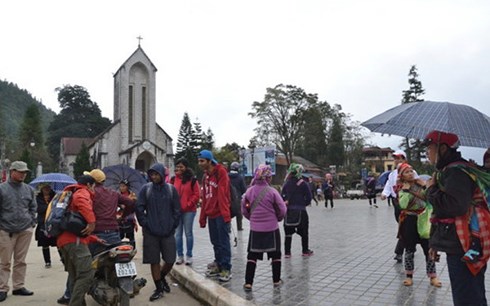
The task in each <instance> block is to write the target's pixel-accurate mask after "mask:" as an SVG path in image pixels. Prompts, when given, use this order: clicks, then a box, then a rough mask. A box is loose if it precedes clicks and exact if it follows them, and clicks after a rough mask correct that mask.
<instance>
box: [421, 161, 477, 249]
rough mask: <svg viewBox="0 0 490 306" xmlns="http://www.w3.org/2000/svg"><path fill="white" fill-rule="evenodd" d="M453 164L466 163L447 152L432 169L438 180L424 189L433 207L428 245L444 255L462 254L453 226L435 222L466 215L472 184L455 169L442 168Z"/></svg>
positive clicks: (472, 190) (471, 194) (473, 185)
mask: <svg viewBox="0 0 490 306" xmlns="http://www.w3.org/2000/svg"><path fill="white" fill-rule="evenodd" d="M454 162H466V161H465V160H464V159H463V158H461V154H460V153H459V152H449V153H448V156H446V157H444V158H441V159H440V160H439V161H438V163H437V165H436V168H437V170H438V171H439V172H440V176H439V181H438V182H435V183H434V185H432V186H431V187H430V188H429V189H428V190H427V200H428V201H429V202H430V203H431V204H432V206H433V207H434V210H433V220H434V221H435V222H433V223H432V227H431V235H430V240H429V245H430V247H431V248H434V249H435V250H438V251H441V252H445V253H448V254H463V253H464V251H463V247H462V246H461V243H460V242H459V238H458V235H457V233H456V225H455V224H454V223H447V222H446V223H442V222H438V220H443V219H448V220H451V219H454V218H455V217H458V216H462V215H464V214H466V213H467V212H468V210H469V208H470V205H471V201H472V197H473V192H474V191H475V189H476V188H477V186H476V184H475V182H474V181H473V180H472V179H471V178H470V177H469V176H468V175H467V174H466V173H464V172H463V170H461V169H459V168H457V167H446V166H448V165H449V164H451V163H454Z"/></svg>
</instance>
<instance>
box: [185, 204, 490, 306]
mask: <svg viewBox="0 0 490 306" xmlns="http://www.w3.org/2000/svg"><path fill="white" fill-rule="evenodd" d="M378 204H379V208H374V207H369V204H368V203H367V200H336V201H335V208H334V209H330V208H325V207H324V206H321V205H320V206H315V204H314V203H313V205H314V206H312V207H309V208H308V213H309V216H310V248H311V249H313V250H314V252H315V254H314V256H312V257H309V258H305V257H302V256H301V239H300V237H299V236H298V235H295V236H293V247H292V257H291V258H290V259H284V258H283V266H282V279H283V280H284V285H283V286H282V287H281V288H280V289H274V288H273V286H272V273H271V266H270V262H269V261H263V262H261V261H259V262H258V265H257V272H256V275H255V281H254V286H253V291H252V292H251V293H246V292H244V290H243V289H242V286H243V283H244V275H245V263H246V254H247V253H246V247H247V241H248V225H249V223H248V221H247V220H244V227H245V230H244V231H242V232H237V231H236V222H235V220H233V231H234V233H235V235H236V237H237V242H238V243H237V246H236V247H233V248H232V255H233V259H232V264H233V268H232V272H233V279H232V280H231V281H230V282H229V283H226V284H223V285H222V286H223V287H224V288H227V289H229V290H230V291H232V292H233V293H235V294H236V295H238V296H240V297H242V298H244V299H246V300H249V301H251V302H253V303H255V304H257V305H452V298H451V290H450V285H449V278H448V273H447V268H446V258H445V256H444V255H442V256H441V261H440V263H439V264H437V272H438V274H439V278H440V279H441V281H442V283H443V286H442V288H435V287H432V286H430V284H429V280H428V278H427V277H426V275H425V259H424V256H423V252H422V249H421V248H420V247H418V249H417V253H416V256H415V264H416V268H415V273H414V285H413V286H412V287H405V286H403V284H402V282H403V279H404V278H405V274H404V268H403V265H402V264H397V263H396V262H395V261H394V260H393V256H394V254H393V249H394V247H395V243H396V238H395V233H396V229H397V224H396V222H395V219H394V216H393V207H388V206H387V203H386V201H384V202H381V201H379V202H378ZM197 220H198V219H197V217H196V222H195V224H194V225H195V230H194V234H195V238H194V240H195V248H194V265H193V269H194V270H195V271H196V272H197V273H199V274H201V275H204V272H205V270H206V264H207V263H208V262H210V261H211V260H212V259H213V252H212V247H211V244H210V242H209V238H208V237H209V236H208V232H207V228H206V229H204V230H203V229H200V228H199V225H198V222H197ZM281 235H283V229H282V224H281ZM232 236H233V234H232ZM232 238H233V237H232ZM282 239H283V241H284V236H283V237H282ZM487 288H490V283H489V282H488V281H487ZM489 297H490V296H488V295H487V298H489ZM229 304H230V305H234V303H233V302H230V303H229Z"/></svg>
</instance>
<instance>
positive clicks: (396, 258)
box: [393, 254, 403, 263]
mask: <svg viewBox="0 0 490 306" xmlns="http://www.w3.org/2000/svg"><path fill="white" fill-rule="evenodd" d="M393 259H394V260H396V262H397V263H402V261H403V256H402V254H396V255H395V257H394V258H393Z"/></svg>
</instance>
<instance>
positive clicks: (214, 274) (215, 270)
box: [206, 267, 220, 277]
mask: <svg viewBox="0 0 490 306" xmlns="http://www.w3.org/2000/svg"><path fill="white" fill-rule="evenodd" d="M219 275H220V270H219V268H218V267H215V268H213V269H209V270H207V271H206V276H207V277H217V276H219Z"/></svg>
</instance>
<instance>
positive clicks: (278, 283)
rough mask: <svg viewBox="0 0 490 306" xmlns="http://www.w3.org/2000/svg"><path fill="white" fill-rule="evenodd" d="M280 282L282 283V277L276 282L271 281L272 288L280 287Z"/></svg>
mask: <svg viewBox="0 0 490 306" xmlns="http://www.w3.org/2000/svg"><path fill="white" fill-rule="evenodd" d="M282 283H283V281H282V279H280V280H279V281H278V282H277V283H273V284H274V288H279V287H281V285H282Z"/></svg>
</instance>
